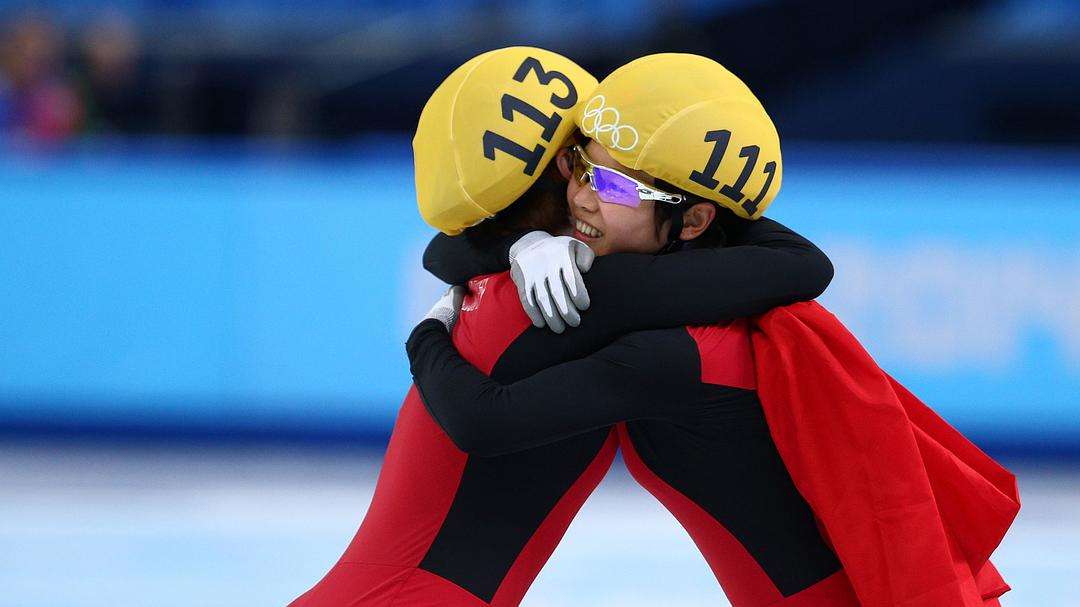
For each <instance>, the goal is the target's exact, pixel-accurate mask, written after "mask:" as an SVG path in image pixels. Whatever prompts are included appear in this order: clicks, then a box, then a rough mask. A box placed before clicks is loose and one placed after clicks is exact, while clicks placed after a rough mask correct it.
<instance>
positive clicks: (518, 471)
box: [420, 429, 611, 602]
mask: <svg viewBox="0 0 1080 607" xmlns="http://www.w3.org/2000/svg"><path fill="white" fill-rule="evenodd" d="M610 432H611V430H610V429H603V430H598V431H594V432H590V433H589V434H584V435H580V436H576V437H574V438H572V439H568V440H564V441H560V442H557V443H552V444H549V445H545V446H543V447H538V448H535V449H529V450H527V451H520V452H517V453H511V454H509V455H502V456H499V457H470V458H469V460H468V462H466V464H465V471H464V473H463V474H462V478H461V485H460V486H459V487H458V491H457V495H456V496H455V497H454V503H453V505H452V506H451V507H450V512H449V513H448V514H447V517H446V521H445V522H444V523H443V526H442V528H441V529H440V530H439V534H438V535H437V536H436V538H435V541H434V542H433V543H432V545H431V548H430V549H429V550H428V553H427V555H426V556H425V557H424V560H423V561H421V563H420V567H421V568H422V569H425V570H427V571H430V572H431V573H434V574H436V575H440V576H442V577H444V578H446V579H448V580H450V581H451V582H454V583H455V584H457V585H458V586H461V587H462V588H464V589H466V590H468V591H469V592H471V593H473V594H475V595H476V596H478V597H479V598H481V599H482V600H484V601H489V602H490V601H491V599H492V597H493V596H494V595H495V591H496V590H498V588H499V584H501V583H502V580H503V578H504V577H505V576H506V573H507V572H508V571H509V570H510V566H511V565H513V563H514V560H515V559H517V557H518V554H520V553H521V550H522V549H523V548H524V547H525V544H526V542H528V541H529V538H530V537H532V535H533V533H535V532H536V529H537V528H538V527H539V526H540V524H541V523H542V522H543V521H544V519H545V518H547V516H548V514H549V513H550V512H551V509H552V508H553V507H554V506H555V504H556V503H557V502H558V501H559V499H561V498H562V496H563V495H564V494H565V493H566V492H567V490H569V489H570V487H571V486H572V485H573V484H574V482H575V481H576V480H577V479H578V478H579V477H580V476H581V474H582V473H583V472H584V471H585V469H586V468H587V467H588V465H589V464H590V463H591V462H592V461H593V460H594V459H595V458H596V456H597V454H598V453H599V451H600V448H601V447H602V446H603V444H604V440H605V439H606V438H607V436H608V434H609V433H610Z"/></svg>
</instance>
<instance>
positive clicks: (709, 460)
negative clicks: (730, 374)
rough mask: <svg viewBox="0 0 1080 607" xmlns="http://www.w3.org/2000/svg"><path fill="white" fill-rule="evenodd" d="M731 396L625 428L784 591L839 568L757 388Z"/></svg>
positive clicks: (646, 456) (648, 459) (647, 458)
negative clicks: (694, 411) (692, 412)
mask: <svg viewBox="0 0 1080 607" xmlns="http://www.w3.org/2000/svg"><path fill="white" fill-rule="evenodd" d="M724 390H725V391H726V392H727V394H726V395H725V396H724V397H722V398H721V399H718V400H717V402H716V404H715V406H714V407H711V408H709V409H707V410H705V411H702V412H701V414H700V415H699V416H695V417H688V418H686V419H685V420H680V421H679V422H675V423H672V422H665V421H655V420H644V421H637V422H630V423H628V424H627V425H626V426H627V430H628V433H629V435H630V438H631V440H632V441H633V443H634V447H635V449H636V450H637V452H638V454H639V455H640V456H641V459H642V460H643V461H644V463H645V464H646V465H647V466H648V467H649V468H650V469H651V470H652V471H653V472H654V473H655V474H656V475H657V476H659V477H660V478H662V479H663V480H664V481H665V482H667V483H668V484H669V485H671V486H672V487H673V488H675V489H676V490H678V491H679V492H681V493H682V494H684V495H686V496H687V497H688V498H690V499H691V500H693V501H694V502H695V503H697V504H698V505H699V506H701V507H702V508H703V509H704V510H705V511H706V512H708V513H709V514H710V515H712V516H713V518H715V519H716V520H717V521H718V522H719V523H720V524H721V525H723V526H724V527H725V528H727V530H728V531H730V532H731V534H732V535H733V536H734V537H735V538H736V539H737V540H738V541H739V542H740V543H742V545H743V546H744V547H745V548H746V550H747V552H749V553H750V555H751V556H752V557H753V558H754V559H755V560H756V561H757V562H758V564H759V565H761V568H762V569H763V570H764V571H765V573H766V574H767V575H768V576H769V579H771V580H772V582H773V584H775V585H776V587H777V589H779V590H780V592H781V593H782V594H783V595H784V596H791V595H793V594H795V593H797V592H799V591H801V590H804V589H806V588H808V587H810V586H812V585H813V584H816V583H817V582H820V581H821V580H823V579H825V578H826V577H828V576H830V575H832V574H833V573H835V572H837V571H839V570H840V562H839V560H837V558H836V555H835V554H834V553H833V551H832V550H831V549H830V548H829V547H828V546H827V545H826V544H825V542H824V540H823V539H822V537H821V534H820V533H819V531H818V528H817V524H816V523H815V521H814V517H813V514H812V512H811V511H810V507H809V505H808V504H807V503H806V501H805V500H803V498H802V496H801V495H799V493H798V491H796V489H795V485H794V484H793V483H792V480H791V476H790V475H789V474H788V471H787V469H786V468H785V467H784V463H783V461H782V460H781V459H780V454H779V453H778V452H777V450H776V445H775V444H774V443H773V441H772V438H771V436H770V435H769V428H768V425H767V424H766V422H765V415H764V412H763V411H762V409H761V403H760V401H759V400H758V398H757V395H756V393H755V392H753V391H750V390H740V389H737V388H724Z"/></svg>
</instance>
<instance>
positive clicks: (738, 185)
mask: <svg viewBox="0 0 1080 607" xmlns="http://www.w3.org/2000/svg"><path fill="white" fill-rule="evenodd" d="M705 141H706V142H712V144H713V148H712V152H710V153H709V160H708V161H706V162H705V168H703V169H701V170H700V171H692V172H691V173H690V181H693V182H694V183H696V184H699V185H702V186H704V187H706V188H708V189H710V190H715V189H716V188H717V187H718V186H719V187H720V193H721V194H723V195H724V196H727V197H728V198H730V199H731V200H733V201H735V203H737V204H741V206H742V208H743V210H744V211H746V212H747V214H749V215H753V214H754V213H756V212H757V208H758V205H759V204H761V201H762V199H764V198H765V194H766V193H767V192H768V191H769V186H771V185H772V182H773V177H775V176H776V161H774V160H770V161H769V162H766V163H765V168H764V169H763V170H764V172H765V173H766V175H767V177H766V178H765V186H764V187H763V188H761V191H760V192H758V195H757V197H756V198H754V199H753V200H750V199H749V198H746V194H744V193H743V188H744V187H746V182H747V181H749V180H750V174H751V173H753V172H754V166H755V165H756V164H757V161H758V156H759V155H760V154H761V148H760V147H758V146H756V145H748V146H744V147H743V148H742V149H740V150H739V158H745V159H746V162H745V163H744V164H743V168H742V171H741V172H740V173H739V177H738V178H737V179H735V183H732V184H728V185H723V186H721V185H720V182H719V181H718V180H717V179H716V171H717V170H718V169H719V168H720V161H721V160H723V159H724V153H725V152H727V147H728V143H730V142H731V131H727V130H720V131H709V132H707V133H705ZM744 198H746V200H743V199H744Z"/></svg>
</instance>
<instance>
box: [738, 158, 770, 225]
mask: <svg viewBox="0 0 1080 607" xmlns="http://www.w3.org/2000/svg"><path fill="white" fill-rule="evenodd" d="M765 172H766V173H767V174H768V175H769V176H768V177H766V178H765V185H764V186H763V187H762V188H761V191H760V192H758V195H757V198H755V199H753V200H747V201H746V202H744V203H743V205H742V208H743V210H744V211H746V212H747V213H749V214H751V215H753V214H754V213H756V212H757V207H758V205H759V204H761V199H762V198H765V192H768V191H769V186H771V185H772V180H773V177H776V161H775V160H770V161H768V162H766V163H765Z"/></svg>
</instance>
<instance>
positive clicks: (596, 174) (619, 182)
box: [570, 145, 683, 208]
mask: <svg viewBox="0 0 1080 607" xmlns="http://www.w3.org/2000/svg"><path fill="white" fill-rule="evenodd" d="M570 157H571V159H572V162H573V164H574V166H573V169H574V171H573V173H574V179H577V180H578V183H585V182H586V179H587V180H588V183H589V187H591V188H592V190H593V191H594V192H596V196H597V198H599V199H600V200H602V201H604V202H610V203H611V204H621V205H623V206H624V207H634V208H636V207H637V206H638V205H640V204H641V201H642V200H656V201H658V202H666V203H668V204H679V203H681V202H682V201H683V196H682V194H669V193H668V192H665V191H663V190H658V189H656V188H654V187H652V186H649V185H647V184H644V183H642V182H640V181H638V180H637V179H634V178H633V177H630V176H629V175H625V174H623V173H620V172H619V171H616V170H615V169H610V168H608V167H606V166H601V165H599V164H596V163H595V162H593V161H592V160H589V157H588V156H586V155H585V150H583V149H582V148H581V146H579V145H575V146H574V147H573V148H571V149H570Z"/></svg>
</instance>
